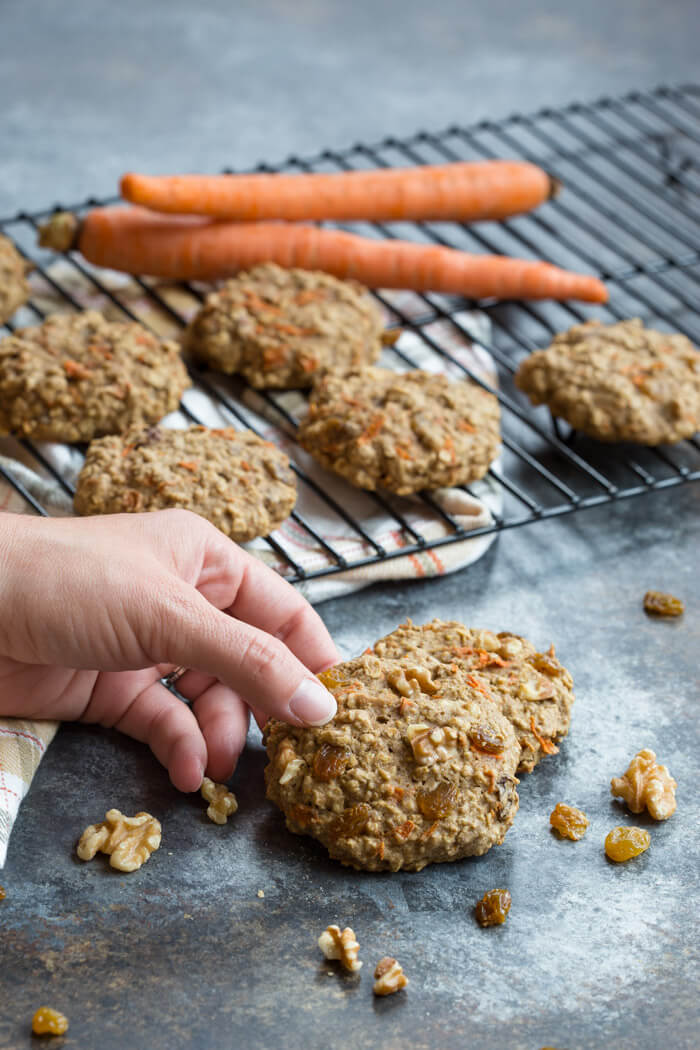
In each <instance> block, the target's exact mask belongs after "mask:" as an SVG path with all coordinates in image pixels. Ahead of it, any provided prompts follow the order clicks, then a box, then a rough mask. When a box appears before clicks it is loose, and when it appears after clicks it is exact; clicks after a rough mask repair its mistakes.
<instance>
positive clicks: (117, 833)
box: [77, 809, 161, 871]
mask: <svg viewBox="0 0 700 1050" xmlns="http://www.w3.org/2000/svg"><path fill="white" fill-rule="evenodd" d="M160 833H161V827H160V822H159V821H157V820H156V818H155V817H152V816H151V815H150V813H137V814H136V816H135V817H125V816H124V814H123V813H120V812H119V810H118V809H110V810H108V811H107V813H105V819H104V820H103V821H101V822H100V823H99V824H90V826H89V827H87V828H85V831H84V832H83V833H82V835H81V836H80V841H79V842H78V850H77V852H78V856H79V857H80V859H81V860H92V858H93V857H94V856H95V854H96V853H97V852H98V851H100V852H101V853H108V854H110V858H109V863H110V865H111V866H112V867H113V868H116V869H117V871H136V870H137V869H138V868H140V867H141V865H142V864H145V863H146V861H147V860H148V858H149V857H150V855H151V854H152V853H154V852H155V851H156V850H157V849H158V847H159V846H160Z"/></svg>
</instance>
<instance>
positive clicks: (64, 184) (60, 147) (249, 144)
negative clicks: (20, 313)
mask: <svg viewBox="0 0 700 1050" xmlns="http://www.w3.org/2000/svg"><path fill="white" fill-rule="evenodd" d="M697 12H698V5H697V3H696V2H695V0H670V2H666V3H659V2H658V0H586V2H585V3H583V2H582V3H575V2H573V0H558V2H553V0H546V2H540V3H537V2H533V0H519V2H518V0H471V2H468V0H438V2H427V0H384V2H382V0H347V2H339V0H257V2H254V3H252V2H243V3H241V2H236V0H233V2H231V0H228V2H227V0H214V2H212V0H205V2H193V3H191V2H187V0H168V2H164V0H159V2H152V0H151V2H148V0H120V2H119V3H113V2H110V0H74V2H66V3H58V2H52V0H22V2H17V0H15V2H10V0H3V2H0V100H1V103H0V174H1V177H0V214H7V213H9V212H10V211H12V210H14V209H16V208H18V207H39V206H42V205H44V204H45V203H46V202H47V201H53V200H54V199H55V200H59V199H60V200H64V201H66V200H69V201H77V200H79V199H81V198H82V197H86V196H89V195H92V194H94V195H96V196H100V195H105V194H109V193H111V192H113V191H114V189H115V186H116V180H117V179H118V177H119V175H120V174H121V173H122V172H123V171H124V170H125V169H126V168H143V169H145V170H147V171H158V170H159V169H162V170H164V171H169V170H202V171H216V170H218V169H219V168H221V167H222V166H224V165H227V164H231V165H240V166H243V165H248V166H249V165H252V164H254V163H255V162H257V161H259V160H267V161H270V162H275V161H277V160H281V159H282V158H283V157H285V156H286V155H287V154H288V153H290V152H292V151H293V152H297V153H301V154H304V153H309V152H313V151H315V150H317V149H318V148H320V147H325V146H327V147H342V146H345V145H348V144H350V143H351V142H353V141H355V140H356V139H358V138H363V139H377V138H380V137H382V136H383V135H385V134H394V135H402V134H409V133H411V132H413V131H415V130H416V129H418V128H419V127H423V126H426V127H430V128H433V129H435V128H440V127H442V126H445V125H447V124H450V123H452V122H453V121H458V122H463V123H464V122H467V123H468V122H470V121H473V120H476V119H479V118H481V117H486V116H488V117H494V116H503V115H505V114H506V113H508V112H510V111H512V110H513V109H519V110H522V109H526V110H530V109H534V108H537V107H539V106H543V105H551V104H559V103H563V102H568V101H573V100H574V99H576V98H583V99H588V98H592V97H594V96H597V95H599V94H603V93H620V92H622V91H625V90H628V89H631V88H641V87H649V86H652V85H654V84H656V83H659V82H661V81H667V82H670V81H673V82H676V83H678V82H680V81H683V80H688V79H692V78H693V76H694V75H695V74H696V70H697V41H698V35H699V33H700V23H699V19H698V13H697Z"/></svg>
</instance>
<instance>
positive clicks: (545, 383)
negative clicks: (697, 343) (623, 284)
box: [515, 318, 700, 445]
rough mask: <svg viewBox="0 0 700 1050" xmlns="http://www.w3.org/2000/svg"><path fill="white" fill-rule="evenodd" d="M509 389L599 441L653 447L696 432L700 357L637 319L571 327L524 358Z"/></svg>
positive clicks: (689, 345)
mask: <svg viewBox="0 0 700 1050" xmlns="http://www.w3.org/2000/svg"><path fill="white" fill-rule="evenodd" d="M515 383H516V386H518V387H519V388H520V389H521V390H523V391H524V392H525V393H526V394H527V395H528V396H529V398H530V400H531V401H532V403H533V404H535V405H547V406H548V407H549V409H550V411H551V412H552V413H553V414H554V415H555V416H560V417H561V418H562V419H565V420H566V421H567V422H568V423H570V424H571V426H572V427H574V428H575V429H576V430H580V431H581V432H582V433H584V434H588V436H589V437H593V438H597V439H598V441H636V442H638V443H639V444H641V445H660V444H663V443H666V442H668V443H673V442H676V441H681V440H682V439H683V438H688V437H692V436H693V434H695V432H696V431H697V430H698V429H700V353H698V351H697V350H696V349H695V347H694V346H693V344H692V343H691V342H690V340H689V339H687V338H686V337H685V336H684V335H669V334H668V333H667V332H657V331H654V329H653V328H644V326H643V324H642V322H641V321H640V320H639V319H638V318H634V319H633V320H630V321H619V322H618V323H617V324H611V325H604V324H600V323H599V322H598V321H587V322H586V323H585V324H579V325H574V327H573V328H570V329H569V331H568V332H562V333H560V334H559V335H556V336H555V337H554V340H553V342H552V345H551V346H550V347H548V348H547V349H546V350H536V351H535V353H533V354H530V356H529V357H528V358H526V359H525V360H524V361H523V362H522V364H521V365H520V367H519V369H518V371H517V373H516V375H515Z"/></svg>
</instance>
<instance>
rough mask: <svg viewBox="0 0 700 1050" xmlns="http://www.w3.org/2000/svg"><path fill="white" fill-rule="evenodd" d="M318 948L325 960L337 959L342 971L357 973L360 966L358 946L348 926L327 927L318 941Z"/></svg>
mask: <svg viewBox="0 0 700 1050" xmlns="http://www.w3.org/2000/svg"><path fill="white" fill-rule="evenodd" d="M318 946H319V948H320V949H321V951H322V952H323V954H324V955H325V957H326V958H327V959H337V960H338V961H339V962H340V965H341V966H342V967H343V969H345V970H348V971H349V973H357V971H358V970H359V969H360V967H361V966H362V963H361V962H360V960H359V959H358V957H357V956H358V953H359V951H360V945H359V944H358V943H357V939H356V937H355V934H354V933H353V931H352V930H351V928H350V927H349V926H346V927H345V929H344V930H341V929H340V927H339V926H328V927H327V928H326V929H325V930H324V931H323V933H322V934H321V936H320V937H319V939H318Z"/></svg>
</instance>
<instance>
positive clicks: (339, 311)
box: [183, 263, 384, 389]
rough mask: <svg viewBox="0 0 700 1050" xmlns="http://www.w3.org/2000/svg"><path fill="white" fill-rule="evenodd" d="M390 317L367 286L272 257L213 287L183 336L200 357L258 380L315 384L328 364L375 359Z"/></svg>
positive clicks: (272, 384)
mask: <svg viewBox="0 0 700 1050" xmlns="http://www.w3.org/2000/svg"><path fill="white" fill-rule="evenodd" d="M383 327H384V322H383V319H382V315H381V312H380V310H379V307H378V306H377V305H376V304H375V302H374V300H373V299H372V298H371V297H370V295H369V293H368V292H367V291H366V289H365V288H363V287H362V286H361V285H359V284H356V283H355V282H354V281H340V280H338V279H337V278H336V277H331V276H330V275H329V274H325V273H319V272H317V271H311V270H294V269H292V270H286V269H283V268H282V267H281V266H277V265H276V264H275V263H265V264H263V265H262V266H256V267H254V268H253V269H252V270H248V271H247V272H245V273H242V274H240V275H239V276H237V277H234V278H233V279H232V280H230V281H227V282H226V283H225V284H223V285H222V286H221V288H219V289H218V290H217V291H215V292H211V293H210V294H209V295H208V296H207V298H206V301H205V303H204V305H203V306H202V308H201V310H200V311H199V313H198V314H197V315H196V316H195V318H194V319H193V320H192V321H191V323H190V324H189V326H188V328H187V330H186V331H185V333H184V336H183V346H184V348H185V350H186V351H187V352H188V353H190V354H192V356H193V357H196V358H198V359H199V360H202V361H205V362H206V363H207V364H209V365H210V366H211V367H212V368H216V369H219V370H220V371H222V372H228V373H233V372H239V373H241V374H242V375H244V376H245V378H246V379H247V380H248V382H249V383H250V384H251V386H254V387H257V388H258V389H262V388H266V387H269V388H277V389H291V388H295V387H307V386H310V385H311V383H312V381H313V379H314V376H315V375H317V373H318V372H319V370H320V369H322V368H325V367H333V368H338V367H340V368H348V367H351V366H356V365H362V364H366V363H368V362H371V361H376V360H377V358H378V357H379V354H380V351H381V345H382V344H381V336H382V329H383Z"/></svg>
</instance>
